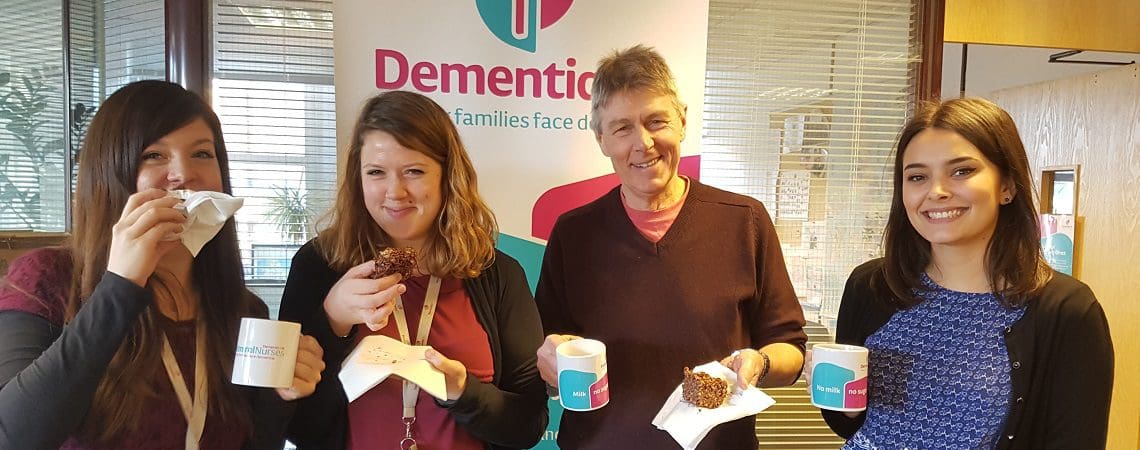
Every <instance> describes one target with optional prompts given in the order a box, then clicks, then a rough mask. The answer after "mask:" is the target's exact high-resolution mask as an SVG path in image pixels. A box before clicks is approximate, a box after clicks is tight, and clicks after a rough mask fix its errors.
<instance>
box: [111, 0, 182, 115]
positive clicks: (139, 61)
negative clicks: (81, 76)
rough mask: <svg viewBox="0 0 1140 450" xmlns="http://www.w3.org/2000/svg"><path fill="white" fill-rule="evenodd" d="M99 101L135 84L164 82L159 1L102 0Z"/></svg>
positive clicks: (163, 37)
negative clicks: (138, 82)
mask: <svg viewBox="0 0 1140 450" xmlns="http://www.w3.org/2000/svg"><path fill="white" fill-rule="evenodd" d="M99 3H102V4H103V6H102V11H100V14H101V15H102V20H103V52H104V56H103V61H102V64H103V65H102V67H101V70H102V72H103V73H102V77H101V79H100V80H99V84H98V86H97V91H98V92H101V93H102V95H101V99H102V98H106V97H107V96H108V95H111V94H112V93H113V92H115V91H116V90H118V89H119V88H121V87H123V86H126V85H127V84H129V83H131V82H135V81H139V80H164V79H166V19H165V14H166V8H165V4H164V2H163V0H103V1H101V2H99Z"/></svg>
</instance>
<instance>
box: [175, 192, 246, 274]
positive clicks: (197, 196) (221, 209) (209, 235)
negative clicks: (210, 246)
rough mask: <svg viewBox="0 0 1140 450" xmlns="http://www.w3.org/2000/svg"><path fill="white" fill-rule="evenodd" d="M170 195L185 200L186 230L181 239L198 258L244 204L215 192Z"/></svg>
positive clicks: (183, 203)
mask: <svg viewBox="0 0 1140 450" xmlns="http://www.w3.org/2000/svg"><path fill="white" fill-rule="evenodd" d="M170 195H173V196H177V197H182V198H183V201H182V207H183V208H185V209H186V231H183V232H182V234H181V235H180V236H179V238H180V239H182V244H183V245H185V246H186V248H187V249H188V250H190V254H191V255H194V256H195V257H197V256H198V252H200V251H202V247H204V246H205V245H206V243H207V242H210V239H213V238H214V236H216V235H217V234H218V232H219V231H221V230H222V226H223V225H225V224H226V221H227V220H229V219H230V217H233V215H234V213H236V212H237V210H238V208H241V206H242V204H244V203H245V199H243V198H238V197H232V196H230V195H228V194H223V193H221V192H212V191H197V192H194V191H188V190H187V191H171V192H170Z"/></svg>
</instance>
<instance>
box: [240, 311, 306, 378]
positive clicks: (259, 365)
mask: <svg viewBox="0 0 1140 450" xmlns="http://www.w3.org/2000/svg"><path fill="white" fill-rule="evenodd" d="M300 341H301V324H299V323H296V322H285V321H280V320H268V319H256V318H252V317H244V318H242V319H241V329H240V331H238V342H237V351H236V352H235V354H234V374H233V377H231V379H230V381H232V382H233V383H234V384H241V385H245V386H257V387H272V388H287V387H290V386H292V385H293V369H294V367H295V366H296V364H297V347H298V345H300Z"/></svg>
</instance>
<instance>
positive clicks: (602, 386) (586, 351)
mask: <svg viewBox="0 0 1140 450" xmlns="http://www.w3.org/2000/svg"><path fill="white" fill-rule="evenodd" d="M555 353H557V356H558V395H559V400H558V401H559V402H560V403H562V407H563V408H565V409H569V410H571V411H593V410H595V409H598V408H601V407H603V406H606V404H608V403H609V402H610V381H609V371H608V370H607V366H606V344H603V343H602V342H601V341H596V340H593V339H574V340H572V341H566V342H563V343H561V344H559V345H558V348H556V349H555Z"/></svg>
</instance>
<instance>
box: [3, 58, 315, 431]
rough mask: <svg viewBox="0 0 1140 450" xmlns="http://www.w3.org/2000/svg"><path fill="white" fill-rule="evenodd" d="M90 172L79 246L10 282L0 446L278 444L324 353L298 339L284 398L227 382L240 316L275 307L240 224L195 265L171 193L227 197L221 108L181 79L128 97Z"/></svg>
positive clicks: (85, 162)
mask: <svg viewBox="0 0 1140 450" xmlns="http://www.w3.org/2000/svg"><path fill="white" fill-rule="evenodd" d="M78 173H79V177H78V183H77V187H76V194H75V203H74V209H73V211H74V217H75V224H74V228H73V230H72V237H71V240H70V242H69V243H68V244H67V245H65V246H64V247H61V248H44V249H39V250H33V251H31V252H29V253H27V254H25V255H24V256H22V257H21V258H20V259H18V260H16V261H15V262H13V264H12V267H11V268H10V270H9V273H8V276H7V277H6V279H5V282H3V283H0V384H2V385H3V389H2V390H0V448H5V449H7V448H13V449H15V448H20V449H24V448H27V449H32V448H36V449H39V448H56V447H61V446H62V447H63V448H199V447H201V448H211V449H215V448H216V449H223V448H235V449H236V448H274V447H275V448H278V449H280V448H281V447H282V446H283V444H284V440H283V430H284V424H285V423H286V422H287V420H288V417H289V414H290V413H291V407H290V406H289V405H288V404H286V403H285V402H286V400H293V399H296V398H298V397H303V396H307V395H309V394H311V393H312V392H313V390H314V386H315V384H316V383H317V381H318V380H319V377H320V371H321V370H322V369H323V363H322V361H321V353H322V352H321V349H320V346H319V345H317V343H316V341H315V340H314V339H313V338H311V337H308V336H305V337H303V338H302V341H301V350H300V352H299V354H298V356H297V366H296V375H295V379H294V385H293V387H291V388H288V389H279V390H278V391H277V392H274V391H272V390H268V389H255V388H243V387H239V386H234V385H233V384H231V383H230V382H229V380H230V376H229V375H230V370H231V369H232V365H233V360H234V351H235V348H236V343H237V333H238V326H239V323H240V319H241V318H242V317H246V316H255V317H265V316H266V315H267V313H268V310H267V308H266V306H265V303H263V302H262V301H261V300H260V299H258V298H257V297H256V296H255V295H254V294H253V293H251V292H250V291H249V290H248V289H246V287H245V282H244V279H243V277H242V266H241V259H240V256H239V251H238V243H237V233H236V228H235V226H234V221H233V220H232V219H230V220H228V221H227V222H226V223H225V225H224V226H223V227H222V228H221V231H220V232H218V234H217V235H216V236H215V237H214V238H213V239H211V240H210V241H209V242H208V243H206V244H205V246H204V247H202V248H201V250H200V252H199V253H198V254H197V255H196V256H194V255H193V254H192V253H191V251H190V250H189V249H188V248H187V247H186V246H184V245H183V244H182V242H181V241H180V240H179V239H177V238H176V235H177V234H178V233H180V232H182V231H183V229H184V227H185V224H186V217H185V215H184V213H183V212H182V211H180V210H179V209H178V208H176V206H178V205H179V203H180V202H181V200H180V199H179V198H177V197H176V196H171V195H169V191H172V190H195V191H217V192H223V193H226V194H229V193H231V190H230V177H229V161H228V158H227V154H226V147H225V142H224V141H223V139H222V131H221V125H220V124H219V122H218V118H217V116H216V115H215V114H214V112H213V111H212V110H211V109H210V107H209V105H208V104H206V102H205V101H203V100H202V99H201V98H200V97H198V96H197V95H196V94H194V93H191V92H189V91H186V90H185V89H183V88H181V87H180V86H178V85H176V84H172V83H167V82H162V81H140V82H136V83H132V84H130V85H127V86H125V87H123V88H122V89H120V90H118V91H116V92H115V93H114V94H112V95H111V96H110V97H108V98H107V100H106V101H105V102H104V103H103V105H102V106H101V107H100V109H99V112H98V113H97V114H96V115H95V117H94V119H93V120H92V123H91V126H90V128H89V129H88V133H87V137H86V139H85V141H84V144H83V148H82V151H81V152H80V157H79V171H78ZM172 237H174V238H172ZM179 391H182V392H179ZM184 393H185V394H189V395H183V394H184ZM191 395H192V397H191ZM188 424H189V425H188Z"/></svg>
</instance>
